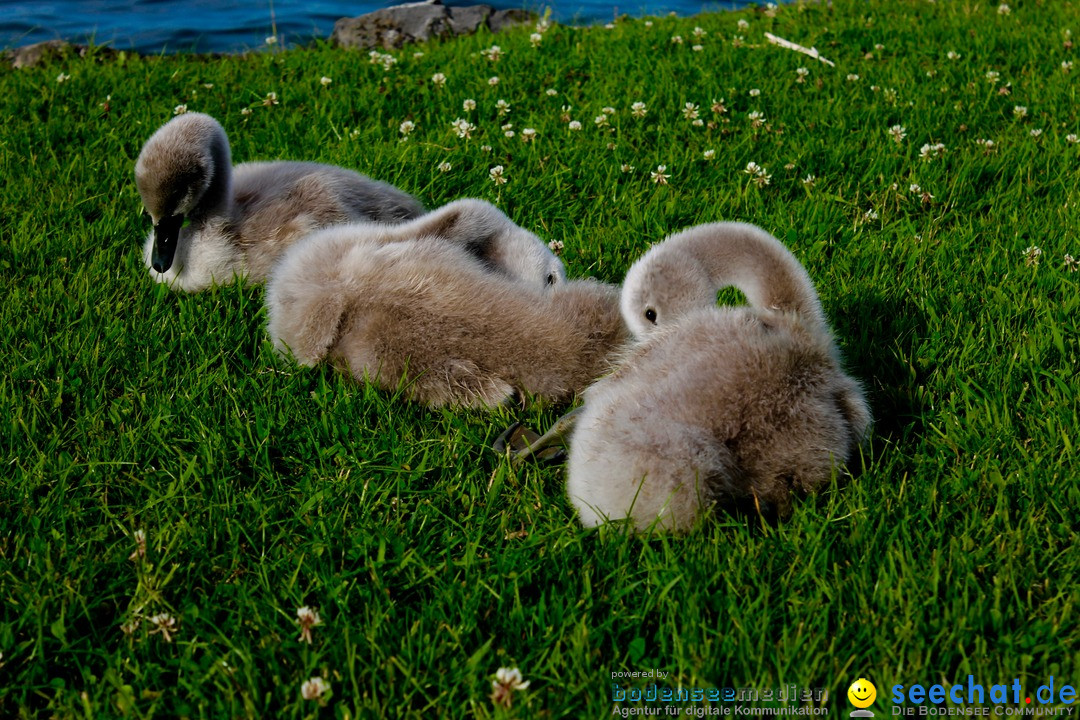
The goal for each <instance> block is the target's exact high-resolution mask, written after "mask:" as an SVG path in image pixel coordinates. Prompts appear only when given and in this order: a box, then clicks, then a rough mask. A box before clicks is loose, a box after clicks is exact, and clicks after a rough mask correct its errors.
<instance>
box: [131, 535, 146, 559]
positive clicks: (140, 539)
mask: <svg viewBox="0 0 1080 720" xmlns="http://www.w3.org/2000/svg"><path fill="white" fill-rule="evenodd" d="M131 539H132V540H134V541H135V549H134V550H133V551H132V553H131V554H130V555H128V560H137V559H139V558H141V557H146V531H145V530H143V529H142V528H139V529H138V530H136V531H135V532H134V533H132V536H131Z"/></svg>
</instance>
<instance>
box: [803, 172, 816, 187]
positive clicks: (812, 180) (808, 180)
mask: <svg viewBox="0 0 1080 720" xmlns="http://www.w3.org/2000/svg"><path fill="white" fill-rule="evenodd" d="M816 183H817V178H816V177H814V176H813V175H807V176H806V177H804V178H803V179H802V184H803V186H804V187H808V188H812V187H814V185H815V184H816Z"/></svg>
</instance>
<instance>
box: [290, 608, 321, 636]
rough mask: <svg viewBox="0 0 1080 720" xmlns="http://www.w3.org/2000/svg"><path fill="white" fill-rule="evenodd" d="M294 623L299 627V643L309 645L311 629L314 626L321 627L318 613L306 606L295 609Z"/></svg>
mask: <svg viewBox="0 0 1080 720" xmlns="http://www.w3.org/2000/svg"><path fill="white" fill-rule="evenodd" d="M296 622H297V624H298V625H300V638H299V640H300V642H306V643H307V644H308V645H310V644H311V629H312V628H313V627H315V626H316V625H322V618H321V617H319V613H318V612H317V611H315V610H312V609H311V608H309V607H308V606H307V605H305V606H303V607H299V608H296Z"/></svg>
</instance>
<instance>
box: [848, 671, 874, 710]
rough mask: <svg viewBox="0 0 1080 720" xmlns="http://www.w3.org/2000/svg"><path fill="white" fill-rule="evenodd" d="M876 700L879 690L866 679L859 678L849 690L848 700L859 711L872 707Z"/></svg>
mask: <svg viewBox="0 0 1080 720" xmlns="http://www.w3.org/2000/svg"><path fill="white" fill-rule="evenodd" d="M876 698H877V688H876V687H874V683H872V682H870V681H869V680H867V679H866V678H859V679H858V680H856V681H855V682H853V683H851V687H849V688H848V689H847V699H848V700H849V701H851V704H852V705H854V706H855V707H857V708H859V709H862V708H868V707H870V706H871V705H873V704H874V700H875V699H876Z"/></svg>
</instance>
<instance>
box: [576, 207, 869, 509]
mask: <svg viewBox="0 0 1080 720" xmlns="http://www.w3.org/2000/svg"><path fill="white" fill-rule="evenodd" d="M727 286H735V287H737V288H738V289H739V290H741V291H742V292H743V294H744V295H745V296H746V298H747V299H748V301H749V303H750V305H749V306H740V307H716V293H717V292H718V290H719V289H721V288H723V287H727ZM621 309H622V313H623V317H624V319H625V320H626V323H627V325H628V326H629V327H630V329H631V331H632V332H633V333H634V335H635V343H634V345H633V346H632V347H631V348H630V349H629V350H628V351H627V353H626V354H625V356H624V357H623V359H622V362H621V363H620V365H619V367H618V369H617V370H616V371H615V372H614V373H612V374H611V375H608V376H607V377H604V378H602V379H600V380H598V381H597V382H596V383H595V384H593V385H592V386H591V387H589V388H588V389H587V390H586V391H585V393H584V406H583V407H582V408H580V409H579V410H578V411H577V413H578V415H577V418H576V424H575V426H574V428H573V430H572V435H571V438H570V453H569V459H568V464H567V484H566V490H567V494H568V495H569V497H570V500H571V502H572V503H573V505H574V506H575V507H576V509H577V511H578V516H579V517H580V519H581V522H582V523H583V524H584V525H586V526H595V525H598V524H600V523H602V522H604V521H605V520H608V519H622V518H627V519H628V520H629V521H630V523H631V524H632V525H633V526H634V527H635V528H636V529H643V528H646V527H649V526H651V525H653V524H654V523H655V524H656V527H659V528H662V529H669V530H685V529H687V528H689V527H690V526H692V525H693V523H694V522H695V521H696V520H697V519H698V518H699V517H700V516H701V515H702V514H703V513H704V512H706V511H707V510H708V509H709V508H710V507H711V506H712V505H713V504H714V503H717V502H724V501H728V502H730V501H731V500H733V499H739V498H746V499H751V498H752V499H753V500H754V501H755V502H757V503H758V504H759V505H761V506H764V507H771V508H772V509H774V510H776V511H777V512H778V513H779V514H780V515H781V516H783V515H786V514H788V513H789V512H790V503H791V494H792V492H802V493H810V492H814V491H816V490H818V489H820V488H821V487H822V486H824V485H825V484H827V483H828V482H829V480H830V478H831V477H832V476H833V473H834V472H835V471H836V469H837V468H838V466H842V465H843V464H844V463H846V462H848V461H851V460H853V459H854V458H856V457H857V455H858V452H859V448H860V444H861V443H862V442H863V440H864V439H865V438H866V437H867V434H868V432H869V429H870V424H871V415H870V409H869V407H868V405H867V402H866V399H865V397H864V394H863V391H862V388H861V387H860V386H859V384H858V383H857V382H856V381H855V380H853V379H852V378H851V377H849V376H848V375H847V374H845V373H844V371H843V369H842V368H841V364H840V357H839V352H838V349H837V347H836V345H835V343H834V341H833V338H832V334H831V332H830V330H829V327H828V325H827V322H826V320H825V315H824V313H823V311H822V308H821V303H820V302H819V300H818V296H817V293H816V292H815V290H814V286H813V284H812V283H811V281H810V277H809V276H808V275H807V273H806V271H805V269H803V267H802V265H801V264H800V263H799V261H798V260H796V258H795V257H794V256H793V255H792V254H791V253H790V252H789V251H788V250H787V248H785V247H784V246H783V245H782V244H781V243H780V242H779V241H778V240H776V238H774V237H772V236H771V235H770V234H768V233H767V232H765V231H764V230H761V229H760V228H757V227H755V226H753V225H747V224H742V223H714V224H709V225H701V226H697V227H694V228H690V229H688V230H685V231H683V232H680V233H677V234H675V235H673V236H671V237H669V238H668V239H667V240H665V241H664V242H662V243H660V244H658V245H656V246H655V247H653V248H652V249H651V250H650V251H649V252H647V253H646V254H645V255H644V256H643V257H641V258H640V259H639V260H638V261H637V262H636V263H635V264H634V265H633V267H631V269H630V271H629V272H628V273H627V276H626V280H625V282H624V285H623V289H622V296H621Z"/></svg>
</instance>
